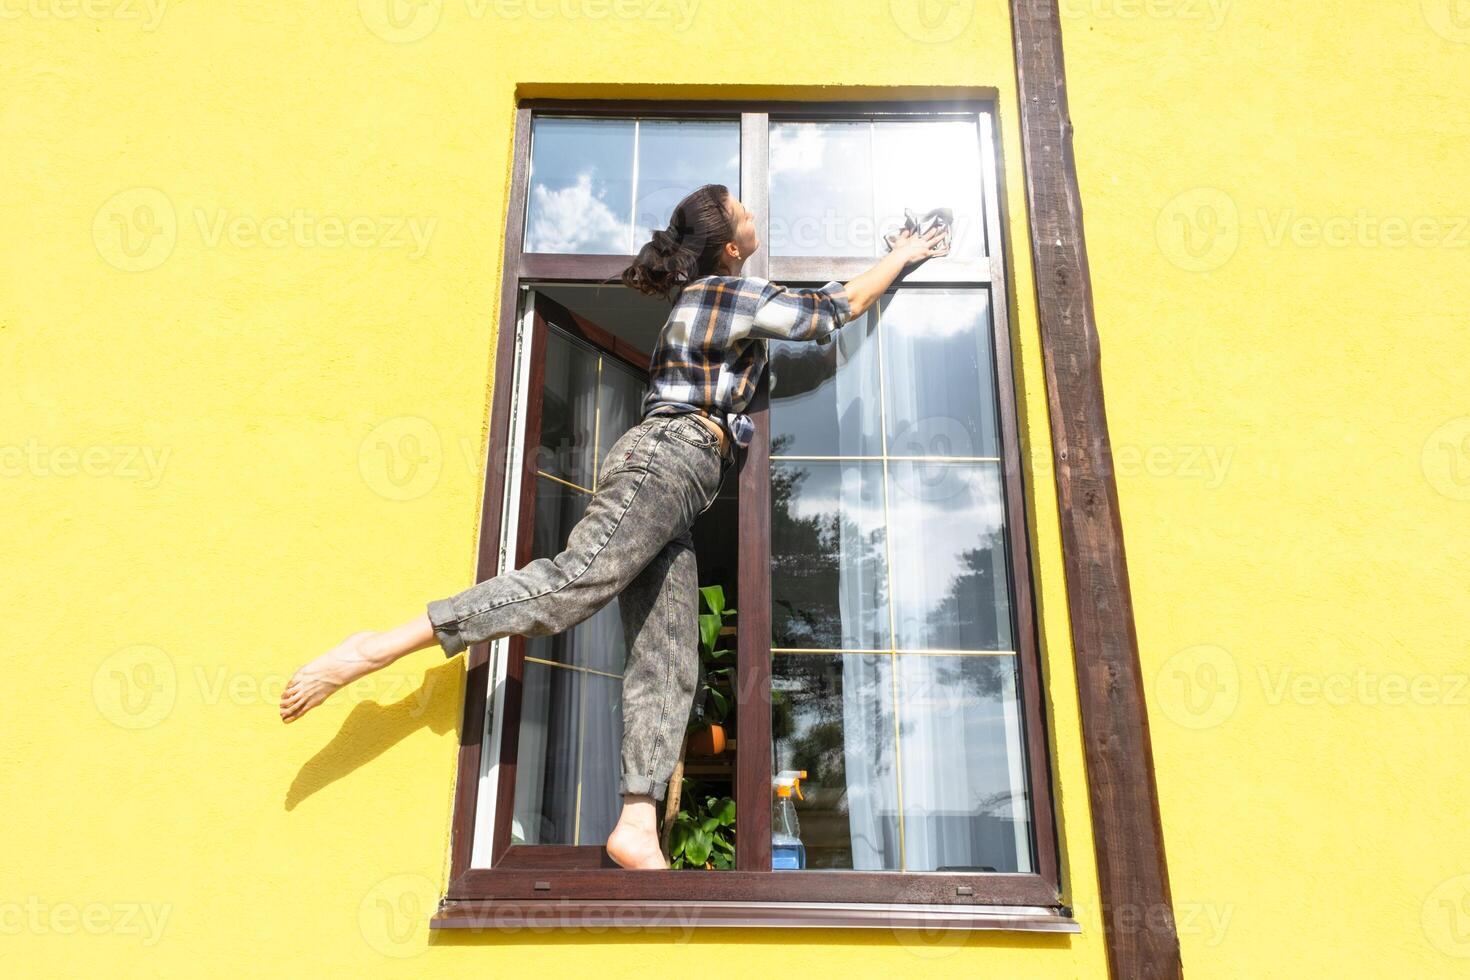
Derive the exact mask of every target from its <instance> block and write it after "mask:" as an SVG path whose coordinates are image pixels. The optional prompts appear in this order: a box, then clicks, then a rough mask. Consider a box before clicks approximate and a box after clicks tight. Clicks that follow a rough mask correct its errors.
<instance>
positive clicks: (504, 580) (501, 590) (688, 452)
mask: <svg viewBox="0 0 1470 980" xmlns="http://www.w3.org/2000/svg"><path fill="white" fill-rule="evenodd" d="M690 426H693V427H694V428H693V429H692V430H691V429H690V428H689V427H690ZM671 427H677V431H676V432H671V431H670V428H671ZM703 432H704V430H703V428H702V427H700V426H699V425H698V424H697V423H695V422H692V421H685V420H684V419H683V418H682V417H671V416H660V417H656V418H651V419H646V420H644V421H643V422H641V423H640V424H638V425H636V426H634V427H633V428H632V429H629V430H628V431H627V432H626V433H624V434H623V435H622V436H621V437H620V438H619V439H618V441H617V442H616V443H614V444H613V446H612V449H611V450H609V452H608V454H607V459H608V463H607V464H606V465H605V468H604V470H603V474H602V478H601V480H600V483H599V486H598V488H597V492H596V493H595V494H594V495H593V496H592V499H591V500H590V501H589V502H588V505H587V512H586V513H585V514H583V516H582V519H581V520H580V521H578V522H577V524H576V526H575V527H573V528H572V530H571V533H570V534H569V535H568V536H567V546H566V548H565V549H564V550H563V551H562V552H561V554H559V555H557V556H556V557H555V558H538V559H537V560H535V561H533V562H530V563H529V564H527V565H525V566H523V567H521V568H519V569H516V570H515V571H512V572H507V573H506V574H504V575H497V576H495V577H494V578H490V579H486V580H485V581H483V582H480V583H478V584H476V585H473V586H470V587H469V588H468V589H465V590H464V591H463V592H460V593H458V594H456V595H453V596H450V597H448V598H445V599H437V600H434V601H433V602H430V603H429V604H428V608H427V611H426V614H425V615H423V616H418V617H415V618H414V619H413V620H411V621H409V622H407V623H404V624H403V625H402V626H399V627H396V628H395V629H392V630H387V631H385V632H382V633H354V634H353V635H352V636H349V637H348V638H347V639H346V640H343V641H342V642H341V643H340V644H338V645H337V646H335V647H333V648H332V649H331V650H328V651H327V652H326V653H324V654H322V655H321V656H320V657H318V658H317V659H315V660H313V661H312V662H311V663H309V664H307V665H306V666H304V667H302V668H301V669H300V670H298V671H297V672H296V674H295V676H293V677H292V678H291V681H290V682H289V683H288V684H287V685H286V689H285V690H284V691H283V692H282V693H281V704H280V710H281V719H282V720H283V721H286V722H291V721H295V720H296V719H297V718H299V717H301V715H303V714H305V713H306V712H307V711H309V710H311V709H312V708H314V707H315V706H316V705H318V704H321V703H322V702H323V701H325V700H326V699H327V697H328V696H329V695H331V694H332V692H334V691H336V690H337V689H338V688H340V687H342V686H343V685H344V684H347V683H349V682H351V681H353V680H356V679H357V678H359V677H362V676H364V675H366V674H369V673H371V672H372V671H375V670H381V669H382V668H384V667H386V666H388V665H389V664H391V663H393V662H394V661H395V660H397V659H398V658H400V657H402V656H404V655H406V654H409V653H412V652H413V651H415V650H421V649H423V648H424V647H427V646H432V645H433V644H434V642H435V641H437V642H438V643H439V645H440V646H441V647H442V648H443V650H444V653H445V655H446V656H453V655H454V654H456V653H458V652H460V651H462V650H464V649H466V648H467V647H468V646H469V645H470V644H472V643H476V642H479V641H482V640H487V639H498V638H500V637H502V636H509V635H512V634H519V635H522V636H543V635H547V634H552V633H560V632H563V631H565V630H568V629H570V628H571V627H573V626H575V625H576V624H578V623H580V622H582V621H583V620H585V619H587V618H588V617H589V616H591V615H592V614H593V613H595V612H597V610H599V609H601V608H602V607H603V606H604V605H606V604H607V603H608V601H609V600H611V599H612V597H613V596H615V595H617V594H618V593H620V592H621V591H622V590H623V589H624V588H625V587H626V586H627V585H628V584H629V583H630V582H631V581H632V580H633V578H634V577H635V576H636V575H637V574H638V573H639V572H641V571H642V570H643V568H644V567H645V566H646V565H647V564H648V563H649V562H650V561H651V560H652V559H653V557H654V556H655V555H657V554H658V553H659V552H660V551H661V550H662V549H663V547H664V545H665V544H667V543H668V542H669V541H670V540H671V539H673V538H675V537H677V536H678V535H680V534H682V533H683V532H684V531H685V530H687V529H688V527H689V526H690V525H691V524H693V523H694V518H695V517H697V516H698V515H699V513H700V512H701V511H702V510H703V509H704V508H705V507H706V506H707V505H708V504H709V502H710V501H711V500H712V499H714V495H715V493H716V492H717V491H718V489H719V483H720V473H721V467H720V458H719V455H718V451H717V450H716V449H715V448H714V447H713V446H712V445H711V444H708V443H705V442H703V441H702V440H703V439H704V438H705V437H704V436H703V435H701V433H703Z"/></svg>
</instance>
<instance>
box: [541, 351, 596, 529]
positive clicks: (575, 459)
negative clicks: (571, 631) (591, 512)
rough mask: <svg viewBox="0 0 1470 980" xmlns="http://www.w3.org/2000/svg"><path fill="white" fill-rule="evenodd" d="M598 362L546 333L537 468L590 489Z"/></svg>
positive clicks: (587, 353)
mask: <svg viewBox="0 0 1470 980" xmlns="http://www.w3.org/2000/svg"><path fill="white" fill-rule="evenodd" d="M597 360H598V357H597V355H596V354H595V353H593V352H592V351H590V350H588V349H587V348H585V347H583V346H581V345H580V344H576V343H573V342H572V341H570V340H568V339H567V338H566V337H564V336H563V335H562V334H561V333H560V332H558V331H557V330H554V329H552V330H549V331H548V332H547V338H546V380H545V387H544V388H543V389H542V393H541V446H540V451H539V452H538V454H537V458H536V469H538V470H539V471H541V472H542V473H550V474H551V475H552V476H555V477H558V478H560V479H563V480H566V481H568V482H570V483H575V484H577V485H578V486H580V487H585V488H587V489H588V490H591V489H592V454H593V445H592V437H593V432H594V431H595V429H596V427H597ZM552 553H553V554H555V552H552Z"/></svg>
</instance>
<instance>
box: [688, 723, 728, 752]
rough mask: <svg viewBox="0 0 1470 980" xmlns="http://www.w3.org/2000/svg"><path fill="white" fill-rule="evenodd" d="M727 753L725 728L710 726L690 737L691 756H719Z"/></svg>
mask: <svg viewBox="0 0 1470 980" xmlns="http://www.w3.org/2000/svg"><path fill="white" fill-rule="evenodd" d="M724 751H725V726H724V725H710V726H709V727H708V728H703V729H700V730H699V731H697V732H695V733H694V734H693V735H691V736H690V737H689V754H690V755H719V754H720V753H722V752H724Z"/></svg>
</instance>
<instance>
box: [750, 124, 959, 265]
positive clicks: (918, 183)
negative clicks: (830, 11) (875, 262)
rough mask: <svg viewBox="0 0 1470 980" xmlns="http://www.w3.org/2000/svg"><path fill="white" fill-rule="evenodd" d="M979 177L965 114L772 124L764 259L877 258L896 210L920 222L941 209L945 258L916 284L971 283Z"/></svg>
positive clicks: (897, 223)
mask: <svg viewBox="0 0 1470 980" xmlns="http://www.w3.org/2000/svg"><path fill="white" fill-rule="evenodd" d="M834 175H836V176H834ZM982 178H983V174H982V171H981V154H980V131H979V126H978V120H977V117H976V116H973V115H971V116H968V117H947V118H932V119H904V120H896V119H887V120H871V121H870V120H850V121H830V122H775V123H772V124H771V128H770V179H771V216H770V217H771V231H770V239H771V240H770V250H771V254H772V255H781V256H799V255H827V256H857V257H876V256H881V255H883V254H885V253H886V252H887V246H886V245H885V243H884V241H883V235H884V233H886V232H889V231H894V230H896V229H898V228H899V227H901V226H902V225H903V223H904V209H905V208H907V209H909V210H912V211H914V212H916V214H917V215H918V216H920V217H922V216H923V215H924V214H926V213H927V212H929V211H931V210H933V209H935V208H940V207H943V208H948V209H949V210H950V211H951V212H953V216H954V232H955V234H954V238H953V240H952V242H951V247H950V253H949V255H947V256H944V257H943V258H938V259H933V260H931V261H930V262H927V263H925V264H924V265H923V266H922V267H920V270H916V271H915V275H917V276H918V277H919V278H928V277H930V276H931V274H940V273H941V271H942V270H944V269H948V271H949V273H950V274H954V275H961V274H963V275H974V274H976V273H979V272H981V271H983V268H984V266H983V262H981V260H982V259H983V258H984V256H985V221H984V208H983V199H984V193H983V186H984V185H983V182H982ZM941 277H942V276H941Z"/></svg>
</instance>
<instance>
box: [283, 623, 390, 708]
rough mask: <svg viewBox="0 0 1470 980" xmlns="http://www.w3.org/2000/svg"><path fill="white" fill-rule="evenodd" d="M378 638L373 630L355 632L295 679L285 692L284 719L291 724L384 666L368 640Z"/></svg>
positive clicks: (304, 669) (301, 671) (297, 672)
mask: <svg viewBox="0 0 1470 980" xmlns="http://www.w3.org/2000/svg"><path fill="white" fill-rule="evenodd" d="M375 636H377V634H376V633H375V632H373V631H372V630H367V631H364V632H362V633H353V634H352V635H351V636H349V637H348V638H347V639H345V640H343V641H342V642H341V643H339V644H337V645H336V646H334V647H332V649H330V650H328V651H327V652H326V653H324V654H322V655H321V656H320V657H317V658H316V659H315V660H313V661H312V662H311V663H309V664H307V665H306V666H304V667H302V668H301V669H300V670H298V671H296V673H295V674H294V675H293V676H292V677H291V682H290V683H289V684H287V685H286V689H285V690H284V691H282V692H281V720H282V721H283V722H286V723H287V724H290V723H291V722H293V721H295V720H296V719H297V718H300V717H301V716H302V715H304V714H306V713H307V712H308V711H310V710H311V709H312V708H315V707H316V706H317V705H319V704H321V703H322V702H323V701H325V700H326V699H327V698H328V697H330V696H331V695H332V692H334V691H336V690H337V689H338V688H339V687H341V686H342V685H344V684H350V683H352V682H353V681H355V680H357V679H358V678H359V677H362V676H363V675H364V674H370V673H372V672H373V671H375V670H377V669H378V668H379V667H382V666H383V662H382V660H381V659H380V658H377V657H375V656H374V655H373V654H372V653H371V651H370V650H369V647H368V644H367V643H366V642H365V641H367V640H368V639H370V638H372V637H375Z"/></svg>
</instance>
